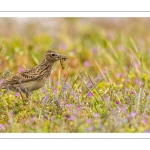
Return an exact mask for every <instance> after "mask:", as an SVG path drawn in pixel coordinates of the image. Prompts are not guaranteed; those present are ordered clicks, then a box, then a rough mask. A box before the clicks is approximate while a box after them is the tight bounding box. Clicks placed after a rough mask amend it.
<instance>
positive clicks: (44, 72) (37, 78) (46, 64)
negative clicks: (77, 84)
mask: <svg viewBox="0 0 150 150" xmlns="http://www.w3.org/2000/svg"><path fill="white" fill-rule="evenodd" d="M66 59H67V57H66V56H62V55H61V54H60V53H58V52H56V51H52V50H48V51H47V52H46V53H45V57H44V59H43V60H42V61H41V63H40V64H39V65H37V66H35V67H33V68H30V69H26V70H24V71H23V72H21V73H18V74H16V75H14V76H13V77H12V78H10V79H6V80H5V81H4V82H3V83H2V84H1V85H0V89H6V90H7V91H8V90H12V91H15V92H19V93H20V94H21V93H22V92H23V93H25V95H26V98H27V99H28V98H29V95H30V92H31V91H34V90H38V89H39V88H41V87H43V86H44V85H45V81H46V79H48V78H49V76H50V74H51V71H52V66H53V64H54V63H55V62H56V61H58V60H60V62H61V65H62V67H63V63H62V61H65V60H66ZM21 97H22V99H23V96H22V94H21ZM23 100H24V99H23Z"/></svg>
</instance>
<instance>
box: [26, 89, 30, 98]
mask: <svg viewBox="0 0 150 150" xmlns="http://www.w3.org/2000/svg"><path fill="white" fill-rule="evenodd" d="M25 94H26V100H29V97H30V93H29V91H27V92H26V93H25Z"/></svg>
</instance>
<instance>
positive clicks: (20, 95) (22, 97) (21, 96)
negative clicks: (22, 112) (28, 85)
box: [19, 92, 25, 102]
mask: <svg viewBox="0 0 150 150" xmlns="http://www.w3.org/2000/svg"><path fill="white" fill-rule="evenodd" d="M19 93H20V96H21V98H22V101H23V102H24V101H25V100H24V97H23V95H22V93H21V92H19Z"/></svg>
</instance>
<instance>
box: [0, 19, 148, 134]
mask: <svg viewBox="0 0 150 150" xmlns="http://www.w3.org/2000/svg"><path fill="white" fill-rule="evenodd" d="M146 26H147V25H146V23H145V22H144V21H143V20H142V19H141V20H140V19H139V20H134V19H133V20H132V19H130V20H129V22H128V26H125V27H124V25H122V26H121V27H119V28H118V27H117V26H113V27H109V26H108V27H105V26H102V25H99V24H98V25H95V24H94V23H93V24H92V23H91V24H81V22H80V21H79V20H78V19H71V18H68V19H64V21H63V23H62V25H61V27H60V32H59V34H57V35H55V36H50V35H49V34H46V33H43V34H42V33H37V34H35V35H32V36H27V34H26V35H25V36H23V37H21V36H20V35H11V36H10V37H0V46H2V49H1V52H0V53H1V55H0V70H1V71H0V76H1V77H2V76H3V73H6V72H7V71H10V72H11V73H10V74H9V75H8V78H9V77H11V76H12V75H14V74H15V73H17V72H20V71H22V70H23V69H25V68H28V67H32V66H34V65H37V64H38V63H39V61H40V60H41V59H42V57H43V55H44V53H45V51H46V50H48V49H53V50H58V51H59V52H60V53H62V54H64V55H67V56H68V58H69V59H68V60H67V61H66V62H65V64H64V66H65V69H64V70H63V69H62V68H61V65H60V63H59V62H57V63H56V64H55V65H54V67H53V71H52V74H51V76H50V78H49V82H48V83H46V85H45V86H44V87H43V88H41V89H40V90H38V91H35V92H33V93H32V96H31V100H30V101H28V102H26V103H24V102H23V101H22V100H21V97H20V95H19V94H18V93H14V92H11V91H9V92H8V93H7V94H5V95H3V92H4V91H3V90H1V91H0V95H1V96H0V108H1V109H0V114H1V115H0V132H46V133H47V132H79V133H86V132H150V126H149V124H150V117H149V116H150V95H149V92H150V89H149V88H150V79H149V66H150V61H149V57H150V50H149V46H150V45H149V34H150V31H147V28H146ZM33 28H34V27H33ZM28 32H29V33H30V29H29V31H28ZM1 82H2V80H1Z"/></svg>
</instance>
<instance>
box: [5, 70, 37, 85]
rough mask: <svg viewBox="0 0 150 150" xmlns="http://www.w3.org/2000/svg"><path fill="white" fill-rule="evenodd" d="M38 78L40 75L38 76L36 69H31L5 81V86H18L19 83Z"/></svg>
mask: <svg viewBox="0 0 150 150" xmlns="http://www.w3.org/2000/svg"><path fill="white" fill-rule="evenodd" d="M37 78H38V75H37V74H36V72H35V69H34V68H31V69H26V70H25V71H23V72H21V73H18V74H16V75H15V76H13V77H12V78H11V79H7V80H5V84H18V83H19V82H20V83H24V82H29V81H33V80H36V79H37Z"/></svg>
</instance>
